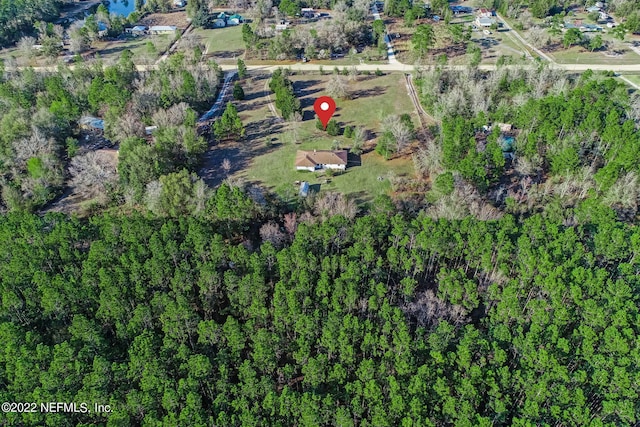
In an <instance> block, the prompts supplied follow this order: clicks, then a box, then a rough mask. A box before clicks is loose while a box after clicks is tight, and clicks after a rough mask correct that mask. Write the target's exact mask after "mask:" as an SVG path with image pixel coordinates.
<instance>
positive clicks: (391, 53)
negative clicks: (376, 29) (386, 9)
mask: <svg viewBox="0 0 640 427" xmlns="http://www.w3.org/2000/svg"><path fill="white" fill-rule="evenodd" d="M371 14H372V15H373V19H379V20H382V18H381V17H380V12H378V6H376V4H375V3H373V4H372V5H371ZM384 42H385V43H386V44H387V58H388V59H389V64H399V62H398V60H397V59H396V53H395V51H394V50H393V44H391V36H389V33H387V30H386V25H385V31H384Z"/></svg>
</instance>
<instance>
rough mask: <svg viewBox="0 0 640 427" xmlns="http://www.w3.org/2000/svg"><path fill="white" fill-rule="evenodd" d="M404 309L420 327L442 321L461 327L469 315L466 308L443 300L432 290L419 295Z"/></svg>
mask: <svg viewBox="0 0 640 427" xmlns="http://www.w3.org/2000/svg"><path fill="white" fill-rule="evenodd" d="M402 309H403V311H404V312H405V313H407V314H408V315H410V316H412V317H414V318H415V319H416V321H417V323H418V325H420V326H431V325H436V324H438V323H439V322H440V321H442V320H448V321H450V322H452V323H453V324H455V325H461V324H464V323H465V320H466V315H467V311H466V310H465V309H464V307H462V306H461V305H453V304H449V303H447V302H446V301H443V300H441V299H440V298H438V297H437V296H436V294H435V292H434V291H433V290H432V289H428V290H426V291H424V292H422V293H421V294H419V295H417V297H416V299H415V301H414V302H411V303H408V304H405V305H404V306H403V307H402Z"/></svg>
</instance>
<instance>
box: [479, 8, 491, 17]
mask: <svg viewBox="0 0 640 427" xmlns="http://www.w3.org/2000/svg"><path fill="white" fill-rule="evenodd" d="M478 16H479V17H480V18H491V17H492V16H493V12H491V11H490V10H489V9H478Z"/></svg>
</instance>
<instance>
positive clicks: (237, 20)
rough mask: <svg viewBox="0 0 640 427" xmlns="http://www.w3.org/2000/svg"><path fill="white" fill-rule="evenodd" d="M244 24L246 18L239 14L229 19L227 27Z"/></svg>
mask: <svg viewBox="0 0 640 427" xmlns="http://www.w3.org/2000/svg"><path fill="white" fill-rule="evenodd" d="M243 22H244V18H243V17H242V16H241V15H238V14H237V13H234V14H233V15H231V16H229V17H228V18H227V25H240V24H242V23H243Z"/></svg>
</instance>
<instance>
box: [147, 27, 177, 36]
mask: <svg viewBox="0 0 640 427" xmlns="http://www.w3.org/2000/svg"><path fill="white" fill-rule="evenodd" d="M177 29H178V28H177V27H176V26H175V25H154V26H152V27H149V34H174V33H175V32H176V30H177Z"/></svg>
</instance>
